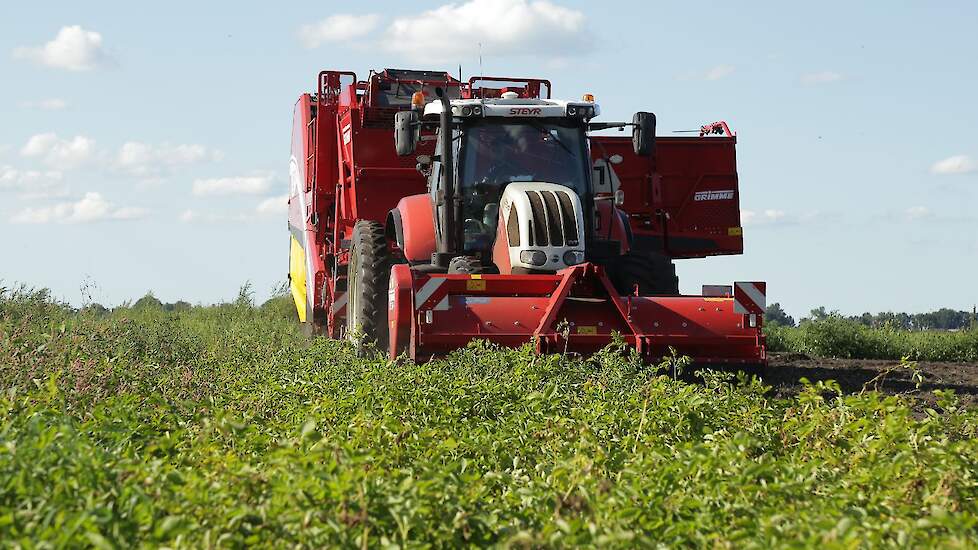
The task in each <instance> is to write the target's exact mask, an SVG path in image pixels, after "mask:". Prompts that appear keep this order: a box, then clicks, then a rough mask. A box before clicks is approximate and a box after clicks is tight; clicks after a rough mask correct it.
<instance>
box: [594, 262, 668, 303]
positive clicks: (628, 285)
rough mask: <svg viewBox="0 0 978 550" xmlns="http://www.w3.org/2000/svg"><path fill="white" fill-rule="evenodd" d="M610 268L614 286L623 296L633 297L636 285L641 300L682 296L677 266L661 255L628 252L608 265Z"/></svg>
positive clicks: (609, 274)
mask: <svg viewBox="0 0 978 550" xmlns="http://www.w3.org/2000/svg"><path fill="white" fill-rule="evenodd" d="M607 268H608V277H609V278H610V279H611V283H612V284H614V285H615V288H616V289H617V290H618V292H620V293H622V294H631V293H633V292H634V291H635V285H638V294H639V296H676V295H678V294H679V277H678V276H677V275H676V264H674V263H673V262H672V260H670V259H669V258H668V257H666V256H664V255H662V254H658V253H656V252H646V253H633V252H629V253H628V254H625V255H622V256H619V257H618V258H616V259H615V260H614V261H613V262H611V263H609V264H608V266H607Z"/></svg>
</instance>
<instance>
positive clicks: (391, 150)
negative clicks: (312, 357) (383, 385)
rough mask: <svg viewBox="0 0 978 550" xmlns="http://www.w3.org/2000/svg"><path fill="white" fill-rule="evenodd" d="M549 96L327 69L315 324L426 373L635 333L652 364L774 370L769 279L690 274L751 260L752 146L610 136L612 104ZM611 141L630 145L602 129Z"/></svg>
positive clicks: (299, 133)
mask: <svg viewBox="0 0 978 550" xmlns="http://www.w3.org/2000/svg"><path fill="white" fill-rule="evenodd" d="M550 90H551V86H550V82H548V81H546V80H542V79H515V78H489V77H476V78H472V79H470V80H469V81H468V82H461V81H459V80H456V79H454V78H452V77H451V76H450V75H449V74H448V73H443V72H428V71H410V70H392V69H388V70H385V71H382V72H378V73H374V72H371V73H370V75H369V76H368V78H367V79H366V80H363V81H361V80H358V79H357V78H356V75H354V74H353V73H350V72H343V71H324V72H322V73H320V75H319V80H318V83H317V89H316V92H315V93H313V94H304V95H302V96H301V97H300V98H299V101H298V102H297V104H296V107H295V114H294V127H293V135H292V159H291V164H290V176H291V193H290V201H289V204H290V207H289V228H290V232H291V234H292V242H291V252H290V281H291V289H292V295H293V297H294V299H295V303H296V307H297V310H298V313H299V317H300V320H301V321H302V322H303V324H304V326H305V327H306V328H307V329H308V330H309V331H310V332H313V333H322V334H325V335H328V336H330V337H333V338H342V337H350V338H353V339H354V340H355V341H357V342H363V341H366V340H376V341H378V342H379V343H380V344H381V346H382V347H387V348H389V349H390V352H391V354H393V355H397V354H400V353H408V354H409V355H410V356H411V357H412V358H415V359H417V360H423V359H426V358H428V357H430V356H431V355H434V354H442V353H445V352H448V351H450V350H452V349H456V348H458V347H461V346H464V345H465V344H466V343H467V342H468V341H470V340H472V339H474V338H485V339H488V340H491V341H493V342H497V343H499V344H503V345H509V346H518V345H522V344H524V343H526V342H528V341H529V342H533V343H534V345H535V346H536V348H537V349H538V350H539V351H541V352H548V351H558V350H564V349H568V350H570V351H575V352H591V351H594V350H597V349H599V348H601V347H602V346H604V345H606V344H607V343H609V342H610V341H611V338H612V333H614V332H617V333H620V334H621V335H622V337H623V338H624V339H625V340H626V341H627V342H629V343H630V344H631V345H633V346H635V347H636V348H637V349H638V351H639V352H641V353H642V354H644V355H645V356H647V357H648V358H649V359H654V358H657V357H661V356H663V355H665V354H667V353H668V348H669V347H673V348H675V349H676V350H677V351H678V352H679V353H681V354H685V355H688V356H690V357H692V358H693V360H694V361H695V362H698V363H734V364H751V365H763V364H764V363H765V362H766V356H765V348H764V337H763V335H762V333H761V324H762V316H761V315H762V313H763V309H764V293H765V288H764V284H763V283H753V282H752V283H735V284H734V285H731V286H710V287H704V292H703V295H699V296H680V295H679V292H678V279H677V278H676V276H675V267H674V265H673V263H672V259H674V258H692V257H705V256H712V255H720V254H740V253H742V252H743V237H742V231H741V227H740V214H739V196H738V182H737V173H736V158H735V144H736V138H735V137H733V136H732V135H729V133H727V135H724V136H722V137H704V136H700V137H672V138H658V139H656V138H655V135H654V131H655V117H654V115H652V114H651V113H638V114H636V116H635V118H634V119H633V121H632V122H631V123H609V122H595V121H593V119H594V118H595V117H596V116H598V114H599V113H600V109H599V107H598V106H597V105H596V104H595V103H594V101H593V98H591V97H589V96H585V99H584V100H583V101H579V102H568V101H558V100H553V99H551V98H550ZM724 127H725V125H724ZM610 128H618V129H621V130H624V129H626V128H630V129H631V132H630V137H625V136H622V137H617V136H590V135H589V132H590V131H597V130H604V129H610ZM449 135H451V136H452V137H453V139H452V140H451V141H450V142H448V141H447V140H445V139H443V138H444V136H449ZM447 143H450V145H448V146H446V144H447ZM399 153H400V154H399Z"/></svg>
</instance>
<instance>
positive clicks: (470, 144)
mask: <svg viewBox="0 0 978 550" xmlns="http://www.w3.org/2000/svg"><path fill="white" fill-rule="evenodd" d="M584 140H585V134H584V129H583V128H582V127H581V126H580V123H577V124H575V123H574V122H573V121H567V120H559V121H555V120H546V119H530V120H525V119H520V120H514V119H503V120H498V119H497V120H481V121H478V122H476V123H474V124H472V125H471V126H468V127H466V128H464V129H463V131H462V140H461V144H460V150H459V155H458V162H459V167H458V174H459V184H460V187H461V192H462V210H463V216H464V218H465V248H466V249H467V250H469V251H486V250H489V249H490V248H491V247H492V241H493V238H494V237H495V231H496V223H497V218H498V215H499V199H500V198H501V197H502V193H503V188H504V187H505V186H506V184H508V183H510V182H514V181H534V182H548V183H556V184H558V185H563V186H566V187H570V188H571V189H574V191H575V192H576V193H577V194H578V195H579V196H582V197H583V196H584V194H585V193H586V192H587V176H588V170H590V160H589V159H588V158H587V148H586V147H585V142H584Z"/></svg>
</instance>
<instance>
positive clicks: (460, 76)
mask: <svg viewBox="0 0 978 550" xmlns="http://www.w3.org/2000/svg"><path fill="white" fill-rule="evenodd" d="M458 81H459V82H461V81H462V64H461V63H459V64H458Z"/></svg>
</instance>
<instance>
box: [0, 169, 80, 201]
mask: <svg viewBox="0 0 978 550" xmlns="http://www.w3.org/2000/svg"><path fill="white" fill-rule="evenodd" d="M62 177H63V174H62V173H61V172H59V171H57V170H49V171H46V172H41V171H38V170H26V171H25V170H17V169H16V168H14V167H12V166H0V191H5V190H12V191H16V192H18V193H19V194H20V197H21V198H26V199H39V198H51V197H63V196H65V195H66V194H67V192H68V190H67V188H66V187H65V186H64V184H63V183H62Z"/></svg>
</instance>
